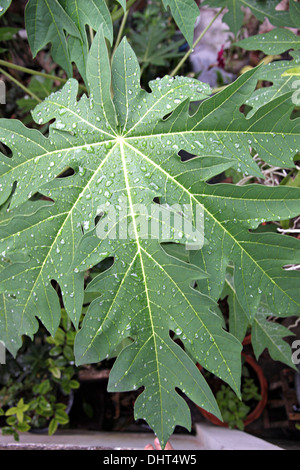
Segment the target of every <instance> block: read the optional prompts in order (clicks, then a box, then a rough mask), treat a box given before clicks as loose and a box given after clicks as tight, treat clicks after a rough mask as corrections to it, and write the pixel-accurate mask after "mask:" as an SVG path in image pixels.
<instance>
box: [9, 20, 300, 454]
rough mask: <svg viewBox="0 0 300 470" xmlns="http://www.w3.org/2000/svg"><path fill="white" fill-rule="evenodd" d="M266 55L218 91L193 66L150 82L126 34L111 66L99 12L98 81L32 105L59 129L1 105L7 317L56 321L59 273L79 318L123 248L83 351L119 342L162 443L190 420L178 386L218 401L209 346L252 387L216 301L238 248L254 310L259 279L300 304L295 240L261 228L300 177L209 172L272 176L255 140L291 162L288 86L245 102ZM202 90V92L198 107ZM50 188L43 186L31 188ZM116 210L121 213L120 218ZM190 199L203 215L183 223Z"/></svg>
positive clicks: (286, 311)
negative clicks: (258, 180) (209, 377)
mask: <svg viewBox="0 0 300 470" xmlns="http://www.w3.org/2000/svg"><path fill="white" fill-rule="evenodd" d="M259 70H260V69H259V68H258V69H253V70H251V71H250V72H247V73H245V74H243V75H242V76H241V77H239V78H238V80H236V81H235V82H234V83H233V84H232V85H230V86H228V87H227V88H226V89H225V90H223V91H222V92H221V93H219V94H217V95H214V96H212V97H210V98H208V96H209V94H210V89H209V87H208V86H207V85H205V84H201V83H200V82H199V81H198V80H194V79H191V78H183V77H176V78H175V79H171V78H170V77H164V78H162V79H159V80H154V81H152V82H150V83H149V88H150V90H151V91H150V92H146V91H145V90H142V89H141V87H140V71H139V67H138V61H137V58H136V56H135V54H134V53H133V51H132V49H131V48H130V46H129V45H128V43H127V41H126V39H123V41H122V42H121V44H120V45H119V47H118V48H117V51H116V53H115V54H114V58H113V63H112V67H111V68H110V62H109V57H108V52H107V48H106V44H105V39H104V34H103V31H102V29H101V28H100V30H99V31H98V33H97V35H96V36H95V39H94V42H93V44H92V47H91V50H90V53H89V58H88V63H87V81H88V84H89V90H90V95H89V97H87V96H86V95H83V96H82V97H81V98H80V100H79V101H78V99H77V96H78V83H77V82H76V81H75V80H73V79H70V80H69V81H68V82H67V84H66V85H65V86H64V87H63V88H62V89H61V90H60V91H59V92H57V93H55V94H52V95H50V96H49V97H48V98H46V100H45V101H44V102H43V103H41V104H40V105H38V106H37V108H36V109H35V110H34V112H33V117H34V119H35V121H36V122H37V123H39V124H45V123H47V122H49V121H52V122H51V123H50V125H49V136H48V137H44V136H43V135H42V134H41V133H39V132H38V131H37V130H35V129H27V128H25V126H23V125H22V124H21V123H19V122H18V121H15V120H6V119H4V120H1V121H0V129H1V140H2V142H3V143H4V144H5V145H6V146H7V147H9V148H10V149H11V151H12V156H11V157H6V156H4V155H2V156H1V162H0V163H1V167H0V168H1V170H0V174H1V176H0V180H1V181H0V184H2V186H1V189H2V191H1V197H2V199H1V202H2V203H3V204H5V202H6V201H7V199H8V198H10V200H9V211H8V212H7V210H6V206H4V207H5V215H4V216H3V220H4V222H3V223H2V225H1V226H0V228H1V231H2V234H3V235H2V236H1V244H0V253H2V258H3V259H2V263H3V269H2V271H1V272H0V291H1V292H3V293H4V295H5V296H6V297H7V299H8V300H9V308H10V314H9V315H8V316H7V317H5V320H4V321H3V323H4V325H5V326H6V327H7V328H11V329H13V328H12V323H14V325H15V341H16V343H17V342H18V341H19V343H20V340H19V339H18V338H19V336H20V335H22V334H24V333H26V334H28V333H30V334H31V335H32V334H33V333H34V331H35V329H36V328H37V321H36V317H38V318H39V319H40V320H41V321H42V322H43V323H44V324H45V325H46V326H47V328H48V329H49V331H50V332H51V334H55V331H56V330H57V328H58V325H59V320H60V315H61V308H60V305H59V302H58V297H57V296H56V291H55V288H54V286H53V285H52V283H51V281H52V282H53V281H55V282H56V283H58V284H59V286H60V288H61V291H62V298H63V302H64V306H65V309H66V311H67V313H68V315H69V316H70V318H72V321H73V323H74V324H75V325H76V327H77V326H78V322H79V317H80V313H81V306H82V302H83V287H84V286H83V279H84V273H85V271H86V270H88V269H90V268H93V267H94V266H96V265H98V263H100V262H101V261H103V260H106V259H108V258H110V259H112V263H111V264H110V265H109V266H110V267H108V268H107V269H106V270H105V271H104V272H102V273H101V274H99V275H97V276H96V277H93V280H92V281H91V282H90V283H89V285H88V287H87V291H89V292H94V293H97V294H98V297H96V298H95V299H94V300H93V301H92V302H91V304H90V306H89V308H88V311H87V313H86V314H85V316H84V321H83V324H82V327H81V329H80V330H79V332H78V333H77V335H76V339H75V355H76V362H77V364H82V363H86V362H99V361H101V360H103V359H104V358H106V357H110V355H112V354H114V353H115V352H116V351H117V350H118V347H119V346H120V345H123V348H121V352H120V353H119V354H118V356H117V359H116V361H115V363H114V366H113V368H112V371H111V374H110V378H109V384H108V386H109V390H113V391H125V390H134V389H139V388H141V387H144V389H143V391H142V392H141V394H140V395H139V397H138V399H137V400H136V403H135V417H136V418H143V419H145V420H146V421H147V422H148V423H149V425H150V426H151V427H152V428H153V429H154V431H155V432H156V434H157V435H158V437H159V439H160V441H161V444H162V446H164V445H165V443H166V441H167V439H168V438H169V436H170V435H171V434H172V432H173V430H174V427H175V426H176V425H182V426H185V427H187V428H190V425H191V419H190V414H189V410H188V406H187V403H186V402H185V400H184V399H183V398H182V396H180V395H179V394H178V393H177V391H176V389H177V388H179V389H180V390H181V391H182V392H183V393H185V394H186V395H187V396H188V397H189V399H191V400H193V401H194V402H195V403H197V404H199V405H200V406H201V407H203V408H205V409H207V410H208V411H210V412H212V413H214V414H215V415H216V416H219V417H220V413H219V410H218V406H217V404H216V401H215V399H214V397H213V394H212V392H211V390H210V389H209V387H208V385H207V383H206V382H205V380H204V378H203V376H202V375H201V374H200V372H199V371H198V368H197V367H196V365H195V364H196V363H197V362H198V363H200V364H202V365H203V367H204V368H205V369H207V370H209V371H211V372H213V373H214V374H216V375H217V376H219V377H220V378H222V379H223V380H224V381H226V382H227V383H228V384H230V386H231V387H232V389H233V390H234V391H235V392H236V393H237V394H238V395H240V391H239V387H240V374H241V356H240V351H241V343H240V342H239V341H238V340H237V339H236V338H235V337H234V336H233V335H232V334H230V333H228V332H227V331H226V330H225V329H224V328H223V322H222V319H221V318H220V316H219V315H217V314H216V313H215V312H216V310H217V304H216V302H217V300H218V299H219V297H220V295H221V293H222V291H223V287H224V282H225V273H226V268H227V266H228V265H229V264H231V265H232V266H234V276H233V283H234V286H235V291H236V295H237V299H238V302H239V303H240V305H241V307H242V308H243V309H244V310H245V314H246V316H247V318H248V319H249V321H253V319H254V317H255V314H256V311H257V308H258V306H259V302H260V298H261V294H262V292H261V291H263V292H264V293H265V294H266V297H267V301H268V305H269V307H270V308H272V311H273V312H274V314H278V315H282V316H285V315H291V314H297V313H298V312H299V306H300V298H299V288H298V286H299V273H297V272H296V271H284V270H283V269H282V267H283V266H284V265H286V264H290V263H295V262H298V261H297V260H298V259H299V252H300V251H299V240H297V239H293V238H292V237H288V236H284V235H279V234H266V233H253V232H252V231H251V230H253V229H255V228H257V227H258V226H259V224H260V223H261V222H262V221H268V220H272V221H274V220H280V219H283V220H285V219H287V218H289V217H294V216H298V212H299V198H300V191H299V189H298V188H292V187H287V186H280V187H274V188H273V187H267V186H264V185H259V184H256V185H248V186H235V185H232V184H210V182H209V181H210V179H211V178H212V177H214V176H216V175H218V174H220V173H221V172H223V171H224V170H226V169H228V168H230V167H234V168H236V169H240V171H243V172H248V173H249V174H253V175H255V176H261V173H260V170H259V167H258V166H257V164H256V162H255V160H254V159H253V158H252V152H253V150H255V152H257V153H258V155H259V156H260V157H261V158H262V159H264V160H265V161H266V162H268V163H269V164H276V165H278V166H280V167H284V168H286V167H295V165H294V156H295V155H296V153H297V151H298V149H299V145H300V139H299V126H300V124H299V119H291V118H290V116H291V113H292V110H293V107H294V105H293V103H292V101H291V93H287V94H284V95H282V96H279V97H278V98H277V99H275V100H272V101H271V102H270V103H267V104H266V105H264V106H262V107H261V108H259V109H258V111H257V112H256V113H255V114H254V115H253V117H251V118H248V117H247V116H245V115H244V114H242V113H241V111H240V108H241V106H242V105H243V104H244V103H245V100H246V99H247V98H249V97H250V96H251V94H252V93H253V90H254V89H255V87H256V84H257V80H258V75H259ZM111 90H112V91H113V93H112V94H111ZM112 96H113V98H112ZM191 101H197V102H199V103H200V104H199V107H198V108H197V110H196V112H194V114H192V115H191V114H190V112H189V103H190V102H191ZM181 151H185V152H187V153H188V155H189V158H188V159H184V157H183V156H181ZM179 152H180V154H179ZM70 169H72V171H70ZM12 191H13V194H12ZM40 194H42V195H43V196H44V197H46V198H47V199H46V200H45V199H44V200H42V201H39V200H36V201H35V200H34V199H38V197H39V195H40ZM30 198H32V199H33V200H30ZM28 199H29V201H28ZM49 199H50V200H49ZM35 204H36V205H35ZM178 205H179V206H178ZM35 207H36V209H35ZM112 210H116V211H117V213H118V216H119V219H118V221H121V222H122V223H121V225H118V224H117V229H118V230H117V231H118V233H117V234H115V233H114V231H115V227H116V224H115V220H114V218H113V212H111V211H112ZM149 210H150V213H149ZM179 215H180V216H181V217H183V218H185V219H186V220H190V221H191V224H190V225H192V228H198V230H197V231H194V230H192V228H191V227H189V226H188V225H187V226H184V227H183V230H182V231H181V230H178V228H177V229H176V230H175V228H174V226H172V219H175V220H176V217H178V216H179ZM189 215H190V216H191V217H190V219H189ZM198 215H199V221H198V222H199V227H198V224H197V223H196V222H197V217H198ZM161 218H162V219H163V221H164V226H162V227H161V228H163V229H164V230H162V231H161V232H159V231H157V230H156V228H157V227H158V228H160V227H159V221H160V219H161ZM152 220H153V224H154V225H153V228H154V230H153V232H151V237H150V238H149V237H148V236H146V235H147V232H146V231H147V229H148V228H149V225H150V228H151V223H152ZM125 221H126V224H125V226H124V223H125ZM201 221H202V222H201ZM144 222H147V223H144ZM203 224H204V227H203ZM183 225H184V224H183ZM125 228H126V231H125V236H123V235H124V232H123V230H124V229H125ZM203 228H204V237H203ZM171 229H173V231H172V230H171ZM199 234H200V235H201V236H200V235H199ZM116 235H118V236H116ZM198 235H199V236H198ZM193 237H195V243H194V244H193V243H192V241H193ZM203 238H204V239H203ZM165 243H167V244H168V243H170V244H171V243H176V244H178V243H181V244H182V245H183V246H184V247H185V248H186V249H189V251H190V256H189V260H188V261H184V260H183V259H181V258H183V257H182V256H178V257H177V256H176V250H173V251H170V253H168V252H167V248H166V250H165V249H164V246H165ZM203 243H204V244H203ZM171 253H173V254H171ZM16 326H17V327H16ZM0 331H1V334H5V333H3V332H2V330H0ZM3 331H4V330H3ZM173 333H175V334H176V336H177V337H179V338H180V340H181V341H182V344H183V345H184V349H183V348H181V347H180V346H179V345H178V344H177V343H176V342H174V341H173V339H172V334H173ZM125 339H127V342H126V346H124V343H123V342H122V341H123V340H125ZM10 346H11V345H10ZM50 367H51V365H50Z"/></svg>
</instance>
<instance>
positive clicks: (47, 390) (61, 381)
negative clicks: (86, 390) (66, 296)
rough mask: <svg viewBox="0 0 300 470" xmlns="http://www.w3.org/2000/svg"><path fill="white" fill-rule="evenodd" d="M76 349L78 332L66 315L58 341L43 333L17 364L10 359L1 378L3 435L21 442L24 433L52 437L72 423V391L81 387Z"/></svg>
mask: <svg viewBox="0 0 300 470" xmlns="http://www.w3.org/2000/svg"><path fill="white" fill-rule="evenodd" d="M26 343H27V344H26ZM73 345H74V329H73V328H72V325H71V323H70V320H68V318H67V317H66V314H65V312H64V311H62V320H61V324H60V326H59V328H58V329H57V331H56V333H55V336H54V337H49V336H48V335H47V334H45V332H41V331H40V332H39V334H38V335H36V337H35V341H34V343H33V344H32V343H31V342H28V341H27V342H25V344H23V346H22V348H21V350H20V351H19V354H18V357H17V360H16V361H14V360H13V358H11V357H9V358H8V360H7V364H6V365H5V366H2V368H1V374H0V416H2V417H6V425H5V426H4V427H3V428H2V433H3V434H7V435H8V434H10V435H13V436H14V438H15V440H19V433H20V432H24V431H29V430H39V429H47V430H48V434H49V435H52V434H53V433H54V432H55V431H56V429H57V427H58V426H59V425H65V424H68V423H69V416H68V414H67V411H68V406H69V405H70V404H71V403H72V400H73V398H72V391H73V390H74V389H77V388H78V387H79V382H78V381H77V380H76V367H75V366H74V353H73Z"/></svg>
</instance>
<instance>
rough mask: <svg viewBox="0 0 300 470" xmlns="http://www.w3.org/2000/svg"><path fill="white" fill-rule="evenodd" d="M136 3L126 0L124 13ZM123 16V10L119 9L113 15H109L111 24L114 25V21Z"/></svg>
mask: <svg viewBox="0 0 300 470" xmlns="http://www.w3.org/2000/svg"><path fill="white" fill-rule="evenodd" d="M135 2H136V0H128V2H127V4H126V11H128V10H129V8H130V7H131V6H132V5H133V4H134V3H135ZM122 15H123V8H119V9H118V10H117V11H116V12H115V13H113V14H112V15H111V19H112V22H113V23H114V22H115V21H116V20H118V19H119V18H121V16H122Z"/></svg>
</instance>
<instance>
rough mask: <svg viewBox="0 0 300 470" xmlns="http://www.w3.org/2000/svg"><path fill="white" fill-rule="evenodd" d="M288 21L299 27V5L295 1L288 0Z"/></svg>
mask: <svg viewBox="0 0 300 470" xmlns="http://www.w3.org/2000/svg"><path fill="white" fill-rule="evenodd" d="M289 13H290V21H291V22H292V25H295V27H296V28H299V27H300V5H299V3H298V2H297V1H295V0H291V1H290V2H289Z"/></svg>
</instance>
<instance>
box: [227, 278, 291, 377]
mask: <svg viewBox="0 0 300 470" xmlns="http://www.w3.org/2000/svg"><path fill="white" fill-rule="evenodd" d="M223 295H227V296H228V304H229V331H230V332H231V333H232V334H233V335H234V336H236V337H237V338H238V339H239V340H240V341H243V339H244V337H245V334H246V330H247V327H248V326H249V321H248V318H247V314H246V312H245V310H244V309H243V308H242V306H241V305H240V303H239V302H238V300H237V295H236V292H235V288H234V285H233V279H232V277H231V276H228V277H227V283H226V288H225V289H224V292H223ZM292 335H293V333H292V332H291V331H290V330H288V329H287V328H285V327H284V326H282V325H280V324H279V323H278V322H276V321H274V319H273V313H272V311H271V310H270V307H269V305H268V303H267V302H266V300H265V299H264V298H263V299H262V300H261V302H260V304H259V307H258V309H257V311H256V314H255V317H254V318H253V321H252V323H251V344H252V347H253V350H254V354H255V357H256V359H259V357H260V355H261V354H262V352H263V351H264V350H265V349H266V348H267V349H268V351H269V354H270V356H271V357H272V359H274V361H280V362H282V363H283V364H286V365H288V366H289V367H292V368H295V365H294V364H293V362H292V353H291V348H290V346H289V344H288V343H287V342H286V341H284V340H283V338H285V337H287V336H292Z"/></svg>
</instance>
